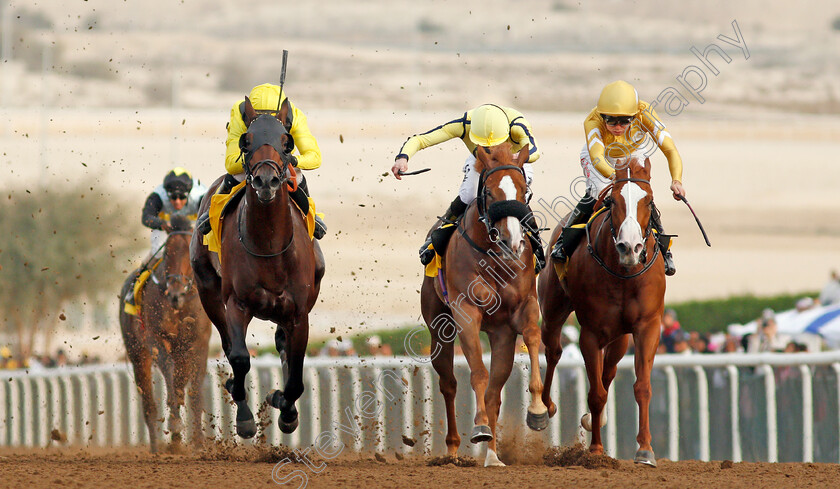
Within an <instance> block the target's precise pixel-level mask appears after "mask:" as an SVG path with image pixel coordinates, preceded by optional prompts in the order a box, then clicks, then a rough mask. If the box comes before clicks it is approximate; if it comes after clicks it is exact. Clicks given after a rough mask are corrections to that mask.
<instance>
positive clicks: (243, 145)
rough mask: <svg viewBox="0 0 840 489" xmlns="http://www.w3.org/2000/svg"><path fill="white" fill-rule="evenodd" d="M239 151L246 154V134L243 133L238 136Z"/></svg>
mask: <svg viewBox="0 0 840 489" xmlns="http://www.w3.org/2000/svg"><path fill="white" fill-rule="evenodd" d="M239 151H242V152H243V153H247V152H248V133H247V132H243V133H242V135H241V136H239Z"/></svg>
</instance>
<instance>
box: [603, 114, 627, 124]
mask: <svg viewBox="0 0 840 489" xmlns="http://www.w3.org/2000/svg"><path fill="white" fill-rule="evenodd" d="M601 117H603V118H604V122H606V123H607V125H608V126H626V125H629V124H630V121H631V120H632V119H633V118H632V117H629V116H614V115H604V114H601Z"/></svg>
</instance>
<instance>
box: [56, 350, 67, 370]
mask: <svg viewBox="0 0 840 489" xmlns="http://www.w3.org/2000/svg"><path fill="white" fill-rule="evenodd" d="M55 366H56V367H57V368H61V367H66V366H67V354H66V353H64V350H58V351H57V352H55Z"/></svg>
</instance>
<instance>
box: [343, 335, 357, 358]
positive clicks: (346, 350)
mask: <svg viewBox="0 0 840 489" xmlns="http://www.w3.org/2000/svg"><path fill="white" fill-rule="evenodd" d="M338 351H340V352H341V356H343V357H357V356H359V355H358V354H357V353H356V347H354V346H353V342H352V341H350V340H349V339H347V340H341V342H339V346H338Z"/></svg>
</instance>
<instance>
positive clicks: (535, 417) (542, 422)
mask: <svg viewBox="0 0 840 489" xmlns="http://www.w3.org/2000/svg"><path fill="white" fill-rule="evenodd" d="M525 424H527V425H528V428H531V429H532V430H534V431H542V430H544V429H546V428H548V411H546V412H544V413H542V414H534V413H532V412H531V411H528V415H527V416H525Z"/></svg>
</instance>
